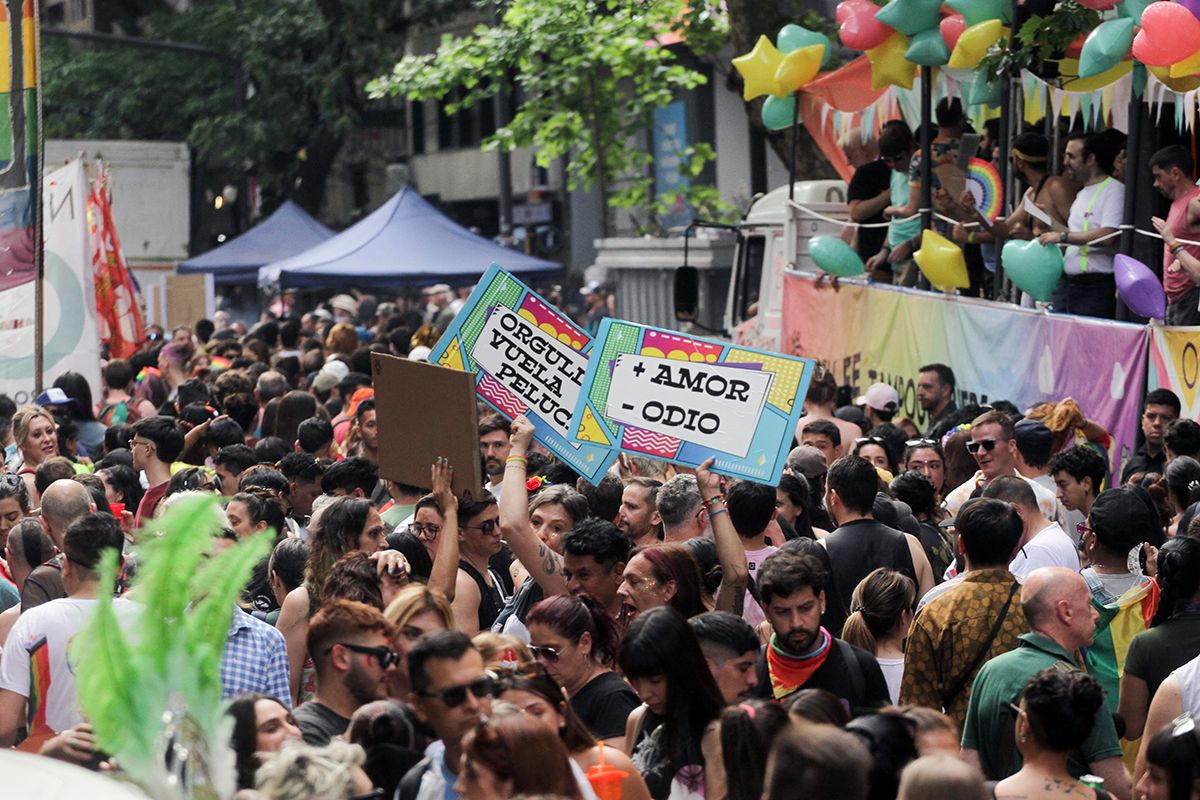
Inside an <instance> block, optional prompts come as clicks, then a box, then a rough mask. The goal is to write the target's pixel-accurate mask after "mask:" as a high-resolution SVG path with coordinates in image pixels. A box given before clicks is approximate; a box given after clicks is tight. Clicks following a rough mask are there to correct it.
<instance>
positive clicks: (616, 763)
mask: <svg viewBox="0 0 1200 800" xmlns="http://www.w3.org/2000/svg"><path fill="white" fill-rule="evenodd" d="M548 673H549V665H548V664H547V665H546V667H542V666H540V665H535V666H534V667H532V668H529V669H523V670H520V671H518V672H515V673H513V674H511V675H508V676H504V677H501V679H500V682H499V684H498V685H497V687H496V697H497V699H499V700H502V701H504V702H505V703H509V704H510V705H513V706H515V707H517V708H519V709H521V710H522V711H524V712H525V713H527V714H530V715H532V716H533V717H534V718H536V719H538V720H540V721H541V722H543V723H544V724H545V725H547V726H548V727H549V728H550V729H551V730H553V731H554V733H555V734H556V735H557V736H559V738H561V739H562V741H563V744H565V745H566V747H567V752H569V753H570V754H571V760H572V761H574V762H575V765H576V767H577V768H578V771H579V774H580V775H586V774H587V771H588V770H589V769H591V768H592V767H597V766H599V765H600V764H606V765H608V766H610V767H612V768H614V769H618V770H621V771H622V772H624V773H625V777H624V779H622V781H621V798H622V800H649V798H650V792H649V790H648V789H647V788H646V782H645V781H643V780H642V776H641V775H639V774H638V771H637V770H636V769H635V768H634V766H633V762H631V761H630V760H629V756H627V755H625V752H624V751H623V750H621V749H620V748H619V747H616V746H613V745H611V744H609V743H607V742H603V741H602V742H597V741H596V738H595V736H594V735H593V734H592V730H591V729H590V728H589V727H588V726H587V725H586V724H584V722H583V721H582V720H581V719H580V718H579V717H578V716H576V714H575V711H574V709H573V708H572V704H571V703H568V702H566V701H564V700H563V691H564V689H563V687H562V686H560V685H559V683H558V682H557V681H555V679H554V678H553V677H552V676H551V675H550V674H548ZM634 697H635V698H636V695H634Z"/></svg>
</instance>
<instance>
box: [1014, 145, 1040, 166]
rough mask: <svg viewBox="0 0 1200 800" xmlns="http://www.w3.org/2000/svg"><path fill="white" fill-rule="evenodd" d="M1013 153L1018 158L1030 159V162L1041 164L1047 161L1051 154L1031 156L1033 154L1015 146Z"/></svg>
mask: <svg viewBox="0 0 1200 800" xmlns="http://www.w3.org/2000/svg"><path fill="white" fill-rule="evenodd" d="M1012 154H1013V155H1014V156H1016V157H1017V158H1019V159H1021V160H1022V161H1028V162H1029V163H1030V164H1040V163H1042V162H1043V161H1045V160H1046V159H1047V158H1049V156H1031V155H1028V154H1026V153H1023V152H1021V151H1020V150H1018V149H1017V148H1015V147H1014V148H1013V151H1012Z"/></svg>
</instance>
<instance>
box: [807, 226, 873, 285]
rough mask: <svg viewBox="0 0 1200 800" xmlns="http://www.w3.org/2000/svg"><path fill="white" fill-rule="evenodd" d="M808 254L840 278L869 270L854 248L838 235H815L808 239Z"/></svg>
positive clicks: (821, 266) (819, 264)
mask: <svg viewBox="0 0 1200 800" xmlns="http://www.w3.org/2000/svg"><path fill="white" fill-rule="evenodd" d="M808 254H809V255H810V256H812V260H813V263H814V264H816V265H817V266H818V267H820V268H821V269H823V270H825V271H826V272H828V273H829V274H830V275H834V276H836V277H838V278H849V277H851V276H853V275H862V274H863V273H864V272H866V271H867V267H866V265H865V264H863V260H862V259H861V258H859V256H858V253H856V252H854V248H853V247H851V246H850V245H848V244H846V243H845V242H843V241H842V240H841V239H839V238H837V237H836V236H814V237H813V238H811V239H809V240H808Z"/></svg>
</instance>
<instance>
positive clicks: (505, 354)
mask: <svg viewBox="0 0 1200 800" xmlns="http://www.w3.org/2000/svg"><path fill="white" fill-rule="evenodd" d="M591 347H592V340H591V338H590V337H588V335H587V334H586V333H584V332H583V330H581V329H580V328H579V326H577V325H575V323H573V322H571V321H570V320H569V319H567V318H566V317H564V316H563V315H562V314H561V313H559V311H558V309H556V308H555V307H554V306H552V305H550V303H547V302H546V301H545V300H543V299H542V298H541V297H539V296H538V295H537V293H535V292H534V291H533V290H532V289H530V288H529V287H528V286H526V285H525V284H524V283H522V282H521V281H519V280H517V279H516V278H514V277H513V276H512V275H510V274H508V273H507V272H505V271H504V269H503V268H502V267H501V266H500V265H499V264H492V266H491V267H489V268H488V271H487V272H485V273H484V274H483V278H481V279H480V281H479V283H478V284H477V285H476V287H475V291H473V292H471V296H470V297H469V298H467V302H466V303H465V304H464V305H463V307H462V309H461V310H460V311H459V312H458V316H456V317H455V318H454V321H453V322H452V323H451V324H450V327H449V328H447V329H446V332H445V333H444V334H442V338H441V339H439V340H438V343H437V346H436V347H434V348H433V352H432V353H430V355H429V361H430V363H433V364H441V365H442V366H443V367H451V368H453V369H458V370H463V371H465V372H472V373H474V374H475V391H476V393H477V394H478V395H479V397H480V398H481V399H483V401H484V402H486V403H487V404H488V405H489V406H491V407H492V408H494V409H496V410H497V411H499V412H500V413H501V414H503V415H504V416H506V417H508V418H509V419H512V418H513V417H515V416H517V415H519V414H524V415H525V416H526V417H528V418H529V421H530V422H531V423H533V431H534V438H536V439H537V441H539V442H541V444H542V445H544V446H545V447H546V449H547V450H549V451H550V452H551V453H553V454H554V455H555V456H556V457H557V458H558V459H559V460H560V461H562V462H563V463H565V464H567V465H568V466H569V467H571V469H573V470H575V471H576V472H578V473H579V474H580V475H582V476H583V477H585V478H587V480H588V481H590V482H591V483H593V484H594V483H598V482H599V481H600V479H601V478H603V477H604V473H605V471H606V470H607V469H608V467H609V465H610V464H612V462H613V460H614V459H615V458H616V456H617V448H616V446H615V445H613V444H605V443H600V442H583V443H581V442H577V441H573V440H572V439H571V438H570V435H571V432H572V431H573V430H574V425H573V424H572V414H573V413H574V410H575V407H576V404H577V402H578V399H579V396H580V387H581V386H582V382H583V378H584V373H585V372H586V370H587V364H588V357H587V354H588V351H589V350H591Z"/></svg>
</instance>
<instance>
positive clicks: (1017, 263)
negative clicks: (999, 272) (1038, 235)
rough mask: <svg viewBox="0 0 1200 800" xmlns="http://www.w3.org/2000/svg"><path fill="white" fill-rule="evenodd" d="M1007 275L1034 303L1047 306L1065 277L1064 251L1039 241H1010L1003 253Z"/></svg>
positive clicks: (1002, 259) (1001, 255)
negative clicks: (1037, 302) (1055, 288)
mask: <svg viewBox="0 0 1200 800" xmlns="http://www.w3.org/2000/svg"><path fill="white" fill-rule="evenodd" d="M1000 262H1001V263H1002V264H1003V265H1004V274H1005V276H1006V277H1008V278H1009V279H1010V280H1012V282H1013V283H1015V284H1016V285H1017V286H1018V287H1019V288H1020V289H1021V290H1022V291H1025V292H1029V296H1030V297H1032V298H1033V299H1034V300H1040V301H1042V302H1043V303H1044V302H1046V301H1047V300H1049V299H1050V295H1051V293H1052V292H1053V291H1054V287H1055V286H1056V285H1057V284H1058V279H1059V278H1060V277H1062V272H1063V256H1062V251H1061V250H1059V249H1058V248H1057V247H1055V246H1054V245H1049V244H1041V243H1040V242H1038V240H1037V239H1031V240H1030V241H1027V242H1022V241H1020V240H1017V239H1009V240H1008V242H1007V243H1005V245H1004V249H1003V250H1001V251H1000Z"/></svg>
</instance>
